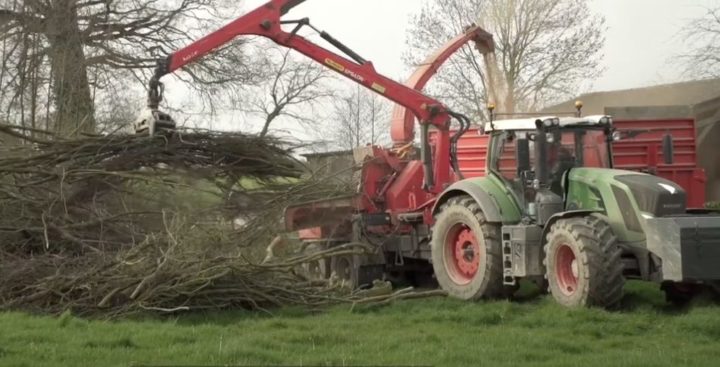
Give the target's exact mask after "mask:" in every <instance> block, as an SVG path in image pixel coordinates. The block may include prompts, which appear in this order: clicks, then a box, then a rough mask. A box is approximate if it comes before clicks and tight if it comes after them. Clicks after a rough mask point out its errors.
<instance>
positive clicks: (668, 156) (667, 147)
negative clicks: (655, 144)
mask: <svg viewBox="0 0 720 367" xmlns="http://www.w3.org/2000/svg"><path fill="white" fill-rule="evenodd" d="M662 151H663V160H664V162H665V164H673V163H675V156H674V155H675V145H674V139H673V136H672V135H671V134H670V133H667V134H665V136H663V142H662Z"/></svg>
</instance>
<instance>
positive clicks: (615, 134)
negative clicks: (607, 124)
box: [612, 131, 622, 141]
mask: <svg viewBox="0 0 720 367" xmlns="http://www.w3.org/2000/svg"><path fill="white" fill-rule="evenodd" d="M612 140H613V141H620V140H622V133H620V132H619V131H613V133H612Z"/></svg>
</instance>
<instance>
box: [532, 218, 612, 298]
mask: <svg viewBox="0 0 720 367" xmlns="http://www.w3.org/2000/svg"><path fill="white" fill-rule="evenodd" d="M621 256H622V250H621V249H620V247H619V246H618V243H617V237H616V236H615V235H614V234H613V232H612V228H611V227H610V225H609V224H608V223H607V221H606V220H605V219H604V218H603V217H602V216H599V215H590V216H585V217H575V218H568V219H561V220H558V221H557V222H556V223H555V224H554V225H553V226H552V228H551V230H550V233H548V235H547V244H546V245H545V270H546V276H547V279H548V284H549V291H550V293H551V294H552V295H553V298H555V300H556V301H557V302H558V303H560V304H562V305H564V306H569V307H581V306H588V307H590V306H598V307H605V308H612V307H614V306H616V305H618V303H619V302H620V301H621V300H622V297H623V286H624V285H625V278H624V277H623V264H622V261H621Z"/></svg>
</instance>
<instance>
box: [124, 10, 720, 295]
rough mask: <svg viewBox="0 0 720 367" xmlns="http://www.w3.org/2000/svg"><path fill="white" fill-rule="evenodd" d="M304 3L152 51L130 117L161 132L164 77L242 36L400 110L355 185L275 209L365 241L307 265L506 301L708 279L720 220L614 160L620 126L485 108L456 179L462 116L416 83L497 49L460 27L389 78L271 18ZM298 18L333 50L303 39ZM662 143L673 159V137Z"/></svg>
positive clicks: (321, 234)
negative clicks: (407, 71) (470, 161)
mask: <svg viewBox="0 0 720 367" xmlns="http://www.w3.org/2000/svg"><path fill="white" fill-rule="evenodd" d="M303 2H304V0H272V1H269V2H267V3H266V4H264V5H262V6H260V7H259V8H257V9H255V10H253V11H251V12H249V13H248V14H246V15H244V16H242V17H240V18H238V19H237V20H235V21H233V22H231V23H230V24H228V25H227V26H225V27H223V28H221V29H220V30H218V31H216V32H213V33H211V34H209V35H208V36H206V37H204V38H202V39H200V40H199V41H197V42H195V43H193V44H191V45H189V46H187V47H185V48H183V49H181V50H178V51H177V52H175V53H173V54H171V55H169V56H168V57H167V58H165V59H162V60H160V61H159V62H158V67H157V69H156V72H155V75H154V77H153V78H152V79H151V81H150V84H149V100H148V110H147V112H145V113H143V114H142V115H141V118H140V119H138V121H137V122H136V124H135V127H136V130H137V131H138V132H143V133H150V134H153V133H162V132H165V131H167V130H172V129H173V127H174V125H175V124H174V122H173V120H172V118H171V117H170V116H168V115H166V114H164V113H162V112H160V111H159V109H158V108H159V105H160V101H161V100H162V90H163V88H162V83H161V82H160V79H161V78H162V77H163V76H164V75H166V74H169V73H171V72H174V71H176V70H178V69H180V68H182V67H183V66H185V65H188V64H190V63H192V62H194V61H196V60H198V59H199V58H201V57H204V56H206V55H208V54H210V53H212V52H213V51H214V50H216V49H218V48H219V47H221V46H224V45H226V44H227V43H229V42H230V41H231V40H233V39H234V38H236V37H238V36H242V35H255V36H260V37H265V38H268V39H270V40H272V41H274V42H275V43H277V44H278V45H280V46H284V47H287V48H291V49H294V50H296V51H298V52H299V53H301V54H303V55H305V56H307V57H309V58H310V59H311V60H314V61H315V62H317V63H319V64H321V65H323V66H325V67H328V68H330V69H331V70H333V71H335V72H337V73H339V74H340V75H342V76H343V77H345V78H347V79H349V80H350V81H352V82H355V83H358V84H360V85H362V86H364V87H366V88H368V89H369V90H371V91H373V92H375V93H377V94H379V95H382V96H384V97H385V98H388V99H390V100H391V101H393V102H395V103H396V104H397V105H398V106H400V108H399V110H398V111H400V112H398V113H395V114H394V116H393V121H392V130H391V137H392V139H393V146H392V147H390V148H384V147H378V146H368V147H363V148H359V149H358V150H357V151H356V152H355V153H354V156H355V159H356V161H357V162H358V163H359V164H361V172H360V175H359V180H360V181H359V185H358V191H357V192H356V193H355V194H354V195H350V196H345V197H338V198H331V199H327V200H322V201H317V202H312V203H306V204H303V205H297V206H293V207H290V208H287V210H286V213H285V221H286V227H287V229H288V230H289V231H299V230H311V231H313V233H314V234H315V241H314V243H312V244H309V246H307V248H308V249H313V251H317V250H322V249H324V248H327V247H329V246H337V245H342V244H345V243H363V244H366V245H369V246H370V247H372V248H375V251H374V252H372V253H368V254H363V255H352V256H340V257H335V258H332V259H329V260H327V261H323V260H321V261H320V262H319V263H317V264H313V266H310V268H313V269H315V270H316V272H317V273H319V274H318V275H319V276H322V277H330V276H335V277H340V278H342V279H343V280H344V281H346V282H348V283H350V284H351V285H352V286H354V287H364V286H367V285H371V284H372V283H373V281H374V280H377V279H388V280H394V281H409V282H414V283H420V284H426V282H427V281H436V282H437V283H438V284H439V286H440V287H441V288H442V289H444V290H445V291H447V293H448V294H449V295H450V296H452V297H456V298H460V299H464V300H477V299H483V298H495V297H505V296H507V295H508V294H511V293H512V292H513V291H514V290H516V289H517V287H518V284H519V282H520V281H521V280H529V281H532V282H534V283H536V284H538V285H540V286H541V287H543V288H546V289H548V290H549V291H550V293H551V294H552V296H553V297H554V298H555V299H556V300H557V301H558V302H559V303H561V304H563V305H566V306H601V307H613V306H616V305H617V304H618V303H619V302H620V300H621V299H622V296H623V286H624V283H625V280H626V279H642V280H647V281H654V282H657V283H660V284H662V287H663V289H664V290H665V291H666V293H667V295H668V297H670V298H672V299H684V298H688V297H689V296H691V295H692V293H693V292H694V291H695V290H696V289H698V288H700V287H704V286H713V285H716V284H717V282H718V281H720V266H718V265H719V264H720V216H717V215H713V214H711V213H710V212H706V211H703V210H691V209H688V208H687V204H686V201H687V199H686V192H685V191H684V190H683V189H682V188H681V187H680V186H678V185H677V184H675V183H673V182H671V181H668V180H665V179H662V178H659V177H656V176H652V175H648V174H642V173H637V172H631V171H623V170H615V169H613V155H612V149H613V143H614V142H615V141H617V140H619V139H622V138H623V136H622V134H621V133H620V132H619V131H617V130H616V129H615V128H614V126H613V120H612V118H611V117H610V116H590V117H582V116H580V114H577V115H575V116H567V117H556V116H548V117H527V118H522V119H510V120H498V119H497V118H495V117H496V116H494V111H493V109H492V108H490V115H491V116H492V118H491V119H490V121H489V122H487V123H481V124H476V125H477V126H479V128H478V129H477V132H476V133H479V134H487V135H488V136H489V137H490V139H489V144H488V146H487V159H486V161H487V163H486V165H487V170H486V172H487V175H486V176H485V177H481V178H469V179H465V178H464V176H463V174H462V172H461V170H460V169H459V166H460V164H459V160H458V141H459V139H460V138H461V137H462V136H463V134H465V133H467V131H468V130H470V128H471V125H472V124H471V121H470V119H469V118H467V117H466V116H465V115H463V114H461V113H458V112H455V111H452V110H451V109H449V108H448V107H447V106H446V105H444V104H442V103H441V102H439V101H437V100H436V99H434V98H431V97H429V96H427V95H425V94H423V93H422V92H420V91H419V90H421V89H422V87H423V86H424V84H425V83H427V81H428V80H429V79H430V77H431V76H432V75H433V74H434V73H435V72H436V71H437V70H438V68H439V67H440V66H441V65H442V63H443V62H444V61H445V60H447V58H448V57H450V55H452V53H454V52H455V51H456V50H458V49H459V48H461V47H463V46H464V45H465V44H466V43H468V42H471V43H472V44H474V46H475V48H476V49H477V50H478V51H479V52H480V53H482V54H483V55H488V54H491V53H493V52H494V43H493V38H492V35H490V34H489V33H488V32H485V31H484V30H482V29H481V28H479V27H475V26H472V27H468V29H467V31H466V32H465V33H463V34H462V35H459V36H458V37H457V38H456V39H454V40H451V41H449V42H448V44H447V45H446V46H445V47H443V48H442V49H441V50H440V51H438V52H437V53H436V54H435V55H433V57H431V58H430V59H429V61H428V63H427V64H426V65H425V66H424V67H423V68H421V69H420V70H419V71H418V73H416V74H415V75H414V76H413V77H412V78H411V80H410V81H409V82H408V83H407V84H401V83H398V82H396V81H394V80H392V79H389V78H387V77H384V76H383V75H380V74H379V73H378V72H376V71H375V69H374V67H373V64H372V63H371V62H370V61H367V60H366V59H364V58H362V57H361V56H360V55H359V54H358V53H356V52H354V51H353V50H352V49H350V48H349V47H347V46H346V45H344V44H343V43H341V42H340V41H338V40H337V39H335V38H333V37H332V36H331V35H330V34H328V33H326V32H324V31H319V30H318V29H317V28H315V27H314V26H313V25H312V24H311V23H310V21H309V19H308V18H302V19H299V20H283V19H281V18H282V17H283V16H284V15H286V14H287V13H288V12H290V10H291V9H293V8H295V7H296V6H298V5H300V4H301V3H303ZM286 28H288V29H289V30H288V29H286ZM304 28H310V29H312V30H314V31H316V32H318V33H319V35H320V37H321V38H322V39H323V40H324V41H326V42H327V43H329V44H330V45H331V46H333V47H334V48H336V49H337V50H339V51H340V52H341V53H342V54H343V55H339V54H337V53H335V52H332V51H329V50H328V49H326V48H324V47H321V46H319V45H317V44H315V43H313V42H311V41H310V40H308V39H307V38H304V37H303V36H301V35H300V34H299V31H300V30H301V29H304ZM579 107H580V106H579ZM403 111H406V113H403ZM416 123H419V126H420V134H419V153H418V152H417V150H418V149H416V144H415V125H416ZM665 143H666V144H664V149H663V150H664V153H665V156H666V159H672V138H671V137H668V139H667V141H666V142H665Z"/></svg>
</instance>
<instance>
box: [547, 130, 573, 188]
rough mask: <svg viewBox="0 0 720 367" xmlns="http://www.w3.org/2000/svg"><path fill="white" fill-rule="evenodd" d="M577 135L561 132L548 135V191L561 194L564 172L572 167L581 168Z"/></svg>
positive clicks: (570, 132) (571, 132)
mask: <svg viewBox="0 0 720 367" xmlns="http://www.w3.org/2000/svg"><path fill="white" fill-rule="evenodd" d="M577 137H578V136H577V134H576V133H575V132H573V131H563V132H560V131H558V132H555V133H550V134H548V145H547V147H548V153H547V158H548V161H547V165H548V166H547V167H548V169H549V173H550V175H549V177H548V178H549V180H550V189H551V190H552V191H553V192H555V193H558V194H560V193H562V179H563V175H564V174H565V172H567V171H568V170H569V169H571V168H573V167H578V166H582V158H580V157H578V154H577V152H578V149H579V148H580V146H579V144H578V142H579V141H578V140H577Z"/></svg>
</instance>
